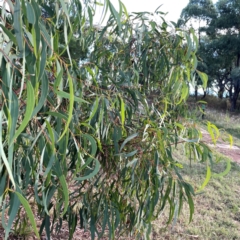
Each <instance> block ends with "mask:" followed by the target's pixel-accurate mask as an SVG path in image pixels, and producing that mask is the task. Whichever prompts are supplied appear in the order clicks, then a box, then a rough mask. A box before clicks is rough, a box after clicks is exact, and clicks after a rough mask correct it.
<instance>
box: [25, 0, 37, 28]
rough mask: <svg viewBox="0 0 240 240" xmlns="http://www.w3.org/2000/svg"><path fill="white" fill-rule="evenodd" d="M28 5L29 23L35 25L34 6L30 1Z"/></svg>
mask: <svg viewBox="0 0 240 240" xmlns="http://www.w3.org/2000/svg"><path fill="white" fill-rule="evenodd" d="M26 5H27V18H28V22H29V23H31V24H35V21H36V17H35V13H34V9H33V6H32V4H31V3H29V2H28V1H26Z"/></svg>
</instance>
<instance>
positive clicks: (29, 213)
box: [14, 192, 40, 239]
mask: <svg viewBox="0 0 240 240" xmlns="http://www.w3.org/2000/svg"><path fill="white" fill-rule="evenodd" d="M14 193H15V194H16V195H17V196H18V199H19V201H20V202H21V204H22V205H23V207H24V209H25V211H26V213H27V216H28V218H29V220H30V223H31V225H32V227H33V230H34V232H35V234H36V236H37V238H38V239H40V236H39V233H38V230H37V224H36V222H35V218H34V215H33V212H32V209H31V207H30V205H29V203H28V201H27V200H26V199H25V198H24V197H23V196H22V195H21V194H20V193H19V192H14Z"/></svg>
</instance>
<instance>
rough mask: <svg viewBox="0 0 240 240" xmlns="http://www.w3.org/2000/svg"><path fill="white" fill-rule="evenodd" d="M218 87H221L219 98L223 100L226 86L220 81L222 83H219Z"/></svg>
mask: <svg viewBox="0 0 240 240" xmlns="http://www.w3.org/2000/svg"><path fill="white" fill-rule="evenodd" d="M218 84H219V85H218V86H219V91H218V97H219V98H220V99H222V98H223V93H224V88H225V86H224V84H223V83H222V80H220V81H218Z"/></svg>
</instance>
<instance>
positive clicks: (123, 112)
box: [121, 98, 125, 128]
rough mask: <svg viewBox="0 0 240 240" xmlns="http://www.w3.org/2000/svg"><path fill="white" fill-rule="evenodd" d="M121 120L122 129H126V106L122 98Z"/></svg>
mask: <svg viewBox="0 0 240 240" xmlns="http://www.w3.org/2000/svg"><path fill="white" fill-rule="evenodd" d="M121 120H122V127H123V128H124V123H125V104H124V101H123V99H122V98H121Z"/></svg>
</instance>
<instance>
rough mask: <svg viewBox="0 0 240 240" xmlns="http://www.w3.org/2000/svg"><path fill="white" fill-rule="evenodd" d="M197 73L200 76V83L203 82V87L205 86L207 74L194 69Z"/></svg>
mask: <svg viewBox="0 0 240 240" xmlns="http://www.w3.org/2000/svg"><path fill="white" fill-rule="evenodd" d="M196 71H197V73H198V76H199V77H200V78H201V80H202V83H203V88H204V89H206V88H207V83H208V75H207V74H206V73H204V72H200V71H199V70H196Z"/></svg>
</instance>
